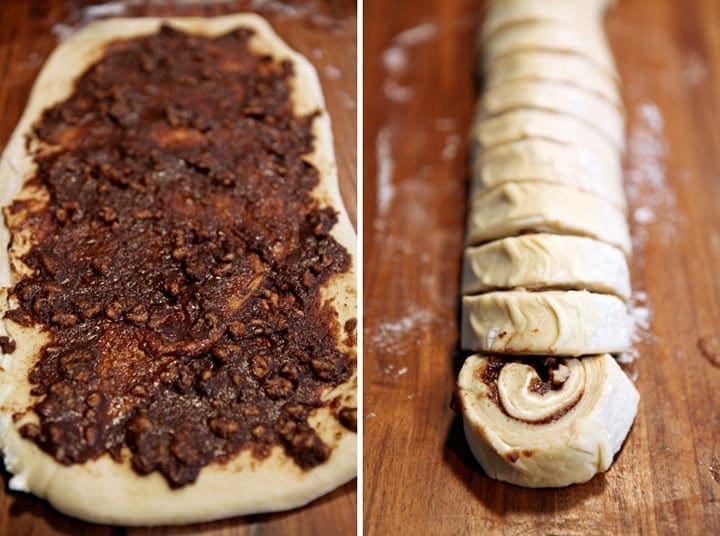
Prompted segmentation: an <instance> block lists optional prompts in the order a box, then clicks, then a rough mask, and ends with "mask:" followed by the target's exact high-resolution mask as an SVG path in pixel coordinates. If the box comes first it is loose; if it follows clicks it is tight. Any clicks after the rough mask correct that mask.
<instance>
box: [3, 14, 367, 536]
mask: <svg viewBox="0 0 720 536" xmlns="http://www.w3.org/2000/svg"><path fill="white" fill-rule="evenodd" d="M162 22H169V23H170V24H171V25H172V26H174V27H177V28H179V29H182V30H186V31H190V32H196V33H202V34H205V35H219V34H222V33H225V32H228V31H230V30H232V29H234V28H237V27H240V26H243V27H250V28H252V29H253V30H255V32H256V35H255V36H254V37H253V38H252V41H251V47H252V48H253V49H254V50H256V51H258V52H261V53H267V54H271V55H272V56H273V57H275V58H277V59H289V60H290V61H292V63H293V65H294V67H295V74H296V77H295V80H294V87H293V95H292V98H293V101H294V104H295V111H296V113H298V114H305V113H309V112H312V111H315V110H319V111H320V112H321V115H320V116H319V117H318V118H317V119H315V121H314V134H315V138H316V139H315V147H314V151H313V153H312V154H310V155H308V156H307V157H306V158H307V160H308V161H309V162H311V163H312V164H313V165H314V166H315V167H316V168H317V169H318V170H319V171H320V178H321V182H320V184H319V185H318V187H317V188H316V190H314V191H313V195H315V196H316V197H317V198H318V199H320V200H322V201H323V202H325V203H328V204H331V205H332V206H333V207H334V208H335V209H337V210H338V211H339V222H338V224H337V225H336V226H335V227H334V229H333V231H332V234H333V236H334V237H335V238H336V239H337V240H338V241H339V242H340V243H341V244H343V245H344V246H345V247H346V248H347V250H348V251H349V252H350V254H351V255H352V259H353V266H352V268H351V270H350V271H349V272H348V273H346V274H343V275H342V276H339V277H337V278H335V279H334V280H333V281H332V282H331V284H330V285H329V286H328V288H327V289H324V290H325V291H324V293H323V296H324V299H326V300H328V301H330V300H332V302H333V304H334V306H335V308H336V309H337V311H338V319H339V322H340V326H342V325H343V324H344V322H345V321H346V320H348V319H350V318H355V317H356V316H357V307H356V290H355V289H356V282H355V270H356V267H355V256H356V238H355V232H354V230H353V227H352V225H351V223H350V220H349V218H348V215H347V212H346V211H345V209H344V205H343V202H342V198H341V197H340V192H339V187H338V180H337V167H336V163H335V155H334V150H333V141H332V131H331V127H330V118H329V116H328V113H327V111H326V108H325V103H324V99H323V95H322V90H321V87H320V83H319V80H318V78H317V74H316V72H315V70H314V68H313V66H312V65H311V64H310V63H309V62H308V61H307V60H306V59H305V58H304V57H302V56H301V55H299V54H297V53H296V52H294V51H293V50H291V49H290V48H289V47H288V46H287V45H286V44H285V43H284V42H283V41H282V40H281V39H280V37H278V36H277V34H275V32H274V31H273V30H272V28H271V27H270V26H269V25H268V24H267V22H266V21H265V20H263V19H262V18H260V17H258V16H256V15H249V14H240V15H229V16H224V17H217V18H170V19H157V18H144V19H109V20H104V21H99V22H94V23H92V24H90V25H89V26H87V27H85V28H84V29H83V30H81V31H79V32H78V33H76V34H75V35H74V36H73V37H72V38H71V39H70V40H68V41H66V42H65V43H63V44H62V45H60V46H59V47H58V48H57V49H56V50H55V52H53V54H52V55H51V56H50V58H49V59H48V61H47V63H46V65H45V67H44V69H43V70H42V72H41V73H40V76H39V77H38V79H37V81H36V83H35V86H34V88H33V91H32V94H31V96H30V101H29V103H28V106H27V108H26V110H25V112H24V114H23V116H22V118H21V120H20V123H19V124H18V127H17V128H16V130H15V132H14V134H13V136H12V138H11V139H10V142H9V143H8V145H7V147H6V149H5V152H4V153H3V157H2V160H1V161H0V204H2V205H6V204H8V203H9V202H10V201H11V200H12V199H13V198H14V197H15V196H16V194H17V193H18V192H19V190H20V188H21V186H22V184H23V182H24V180H25V178H27V177H28V176H30V175H31V174H32V172H33V165H32V158H31V157H30V156H29V155H28V154H27V152H26V151H25V147H24V137H25V135H26V134H29V133H30V132H31V125H32V124H33V123H34V121H35V120H36V119H37V118H38V117H39V115H40V113H41V112H42V110H43V109H45V108H47V107H48V106H51V105H53V104H55V103H57V102H58V101H61V100H62V99H64V98H66V97H67V96H68V95H69V94H70V92H71V89H72V83H73V80H74V79H75V78H76V77H77V76H79V75H80V74H81V73H82V72H83V71H84V70H85V69H86V68H87V67H88V66H89V65H90V64H91V63H93V62H94V61H96V60H97V59H99V58H100V57H101V56H102V53H103V46H104V45H105V44H106V43H107V42H109V41H112V40H114V39H117V38H129V37H135V36H141V35H147V34H151V33H155V32H156V31H157V30H158V28H159V27H160V25H161V23H162ZM7 241H8V232H7V229H6V228H5V226H4V225H3V226H2V235H1V236H0V242H1V243H2V245H3V246H5V245H6V244H7ZM5 249H6V248H5V247H2V248H0V251H5ZM8 261H9V259H8V258H7V256H6V255H4V254H3V258H1V259H0V284H1V285H2V286H3V287H9V286H10V285H12V283H13V278H12V276H11V270H10V266H9V262H8ZM2 297H3V299H2V309H3V310H4V309H5V308H6V307H7V306H8V303H7V298H6V293H5V292H3V294H2ZM10 306H12V304H10ZM0 312H2V311H0ZM2 328H4V329H7V332H8V333H9V335H10V336H11V337H12V338H13V339H15V340H16V341H17V345H18V347H17V349H16V351H15V352H14V353H13V354H11V355H8V356H4V357H2V359H1V360H0V365H1V366H2V369H3V372H2V374H1V375H0V447H2V450H3V452H4V456H5V467H6V468H7V470H8V471H10V472H11V473H13V474H14V476H13V478H12V479H11V480H10V484H9V485H10V488H11V489H15V490H23V491H29V492H32V493H34V494H35V495H37V496H39V497H43V498H46V499H47V500H48V501H49V502H50V503H51V504H52V505H53V506H54V507H55V508H57V509H58V510H60V511H62V512H64V513H67V514H69V515H72V516H75V517H79V518H82V519H86V520H89V521H94V522H100V523H112V524H122V525H158V524H179V523H189V522H195V521H206V520H211V519H218V518H223V517H229V516H236V515H244V514H250V513H257V512H268V511H279V510H287V509H290V508H295V507H297V506H301V505H303V504H306V503H307V502H309V501H311V500H313V499H314V498H316V497H318V496H320V495H322V494H324V493H327V492H328V491H330V490H332V489H334V488H336V487H337V486H339V485H341V484H343V483H344V482H347V481H348V480H350V479H352V478H353V477H354V476H355V474H356V463H357V462H356V453H357V438H356V434H354V433H352V432H349V431H348V430H346V429H345V428H343V427H342V426H341V425H340V424H339V423H338V422H337V420H336V419H335V418H332V417H329V418H328V415H327V411H328V410H326V409H321V410H319V411H317V412H316V413H315V414H314V415H313V416H311V419H310V422H311V424H312V425H313V426H314V427H315V428H316V430H317V432H318V434H319V435H320V437H321V438H322V439H323V440H324V441H325V442H326V443H327V444H328V445H329V446H331V447H332V449H333V450H332V454H331V456H330V458H329V459H328V461H327V462H325V463H323V464H321V465H319V466H317V467H315V468H314V469H312V470H309V471H303V470H301V469H300V468H299V467H298V466H297V465H296V464H295V463H294V462H293V461H292V460H291V459H289V458H288V457H287V456H285V454H284V452H283V450H282V449H281V448H280V447H276V448H275V449H274V450H273V452H272V454H271V456H270V457H269V458H267V459H265V460H263V461H258V460H255V459H253V458H252V457H251V456H250V454H249V453H248V452H243V453H241V455H239V456H238V457H236V458H235V459H233V460H231V461H230V462H229V463H228V464H225V465H222V464H213V465H209V466H207V467H205V468H204V469H203V470H202V471H201V473H200V476H199V478H198V480H197V481H196V482H195V483H194V484H192V485H189V486H185V487H183V488H181V489H178V490H171V489H170V488H169V487H168V485H167V484H166V482H165V480H164V479H163V478H162V477H161V476H160V475H159V474H157V473H153V474H151V475H149V476H145V477H143V476H139V475H138V474H136V473H135V472H134V471H133V470H132V469H131V468H130V464H129V457H127V459H126V460H125V462H124V463H122V464H120V463H115V462H113V461H112V460H111V459H110V458H109V456H107V455H105V456H102V457H100V458H99V459H97V460H95V461H91V462H88V463H84V464H78V465H70V466H64V465H61V464H58V463H57V462H56V461H55V460H54V459H53V458H52V457H50V456H49V455H47V454H45V453H44V452H43V451H41V450H40V449H39V448H38V447H37V446H36V445H35V444H34V443H33V442H31V441H28V440H25V439H22V438H21V436H20V434H19V432H18V428H19V427H20V426H21V425H22V424H23V423H25V422H28V419H30V420H31V419H32V414H29V415H30V416H28V417H26V418H23V419H22V420H20V421H19V422H17V423H13V421H12V417H11V416H12V414H13V413H14V412H16V411H22V410H24V409H25V408H27V407H28V406H29V405H31V404H32V403H33V398H32V397H31V395H30V393H29V391H30V387H31V386H30V384H29V383H28V378H27V375H28V371H29V369H30V368H31V367H32V365H33V363H34V362H35V360H36V356H37V355H38V350H39V348H40V347H41V346H42V344H43V343H44V342H45V340H44V338H43V335H42V334H41V333H40V332H38V331H37V330H34V329H27V328H22V327H21V326H19V325H17V324H14V323H11V322H9V321H6V322H5V325H4V326H2V325H1V324H0V331H2V330H3V329H2ZM348 350H349V351H354V349H351V348H348ZM356 387H357V377H356V376H354V377H353V378H352V380H351V381H349V382H348V383H346V384H344V385H341V386H338V387H337V388H336V389H334V390H333V391H332V392H327V393H325V394H324V395H323V398H324V399H330V398H334V397H336V396H338V397H340V399H341V400H342V401H343V405H345V406H353V407H355V406H356V405H357V402H356Z"/></svg>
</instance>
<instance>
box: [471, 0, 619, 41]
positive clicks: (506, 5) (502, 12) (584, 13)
mask: <svg viewBox="0 0 720 536" xmlns="http://www.w3.org/2000/svg"><path fill="white" fill-rule="evenodd" d="M609 3H610V2H609V1H608V0H540V1H538V0H494V1H492V2H490V4H489V6H488V11H487V14H486V16H485V19H484V20H483V26H482V37H483V39H487V38H488V37H490V36H491V35H492V34H493V33H495V32H497V31H498V30H499V29H501V28H503V27H504V26H508V25H510V24H519V23H522V22H528V21H555V22H560V23H563V24H567V25H569V26H572V27H577V26H581V27H585V26H588V25H595V26H596V27H597V28H598V29H600V24H601V22H602V16H603V15H604V13H605V10H606V8H607V6H608V4H609Z"/></svg>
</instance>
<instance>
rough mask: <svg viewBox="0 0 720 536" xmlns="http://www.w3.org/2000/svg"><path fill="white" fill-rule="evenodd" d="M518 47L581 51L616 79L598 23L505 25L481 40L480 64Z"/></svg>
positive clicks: (579, 52) (524, 48) (522, 23)
mask: <svg viewBox="0 0 720 536" xmlns="http://www.w3.org/2000/svg"><path fill="white" fill-rule="evenodd" d="M520 50H546V51H554V52H562V53H570V54H582V55H583V56H585V57H587V58H588V59H590V60H592V61H594V62H595V63H597V64H598V65H599V66H600V67H602V68H603V69H604V70H605V71H606V72H607V73H608V75H610V76H611V77H612V78H613V79H615V80H617V79H618V74H617V69H616V67H615V61H614V60H613V57H612V54H611V53H610V49H609V47H608V44H607V41H606V40H605V34H604V32H602V31H601V28H600V26H599V25H595V24H582V23H581V24H579V25H574V26H571V25H568V24H563V23H560V22H556V21H549V20H535V21H530V22H520V23H517V24H511V25H509V26H504V27H503V28H501V29H500V30H498V31H497V32H495V33H493V34H492V35H490V37H489V38H488V39H486V40H483V41H482V54H483V64H484V65H490V64H491V63H492V62H493V61H495V60H496V59H498V58H500V57H502V56H505V55H507V54H512V53H513V52H517V51H520Z"/></svg>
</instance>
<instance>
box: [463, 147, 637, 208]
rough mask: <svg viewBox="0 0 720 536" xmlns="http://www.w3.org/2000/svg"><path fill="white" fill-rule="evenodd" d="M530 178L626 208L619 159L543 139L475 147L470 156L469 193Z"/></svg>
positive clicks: (473, 193) (526, 180)
mask: <svg viewBox="0 0 720 536" xmlns="http://www.w3.org/2000/svg"><path fill="white" fill-rule="evenodd" d="M532 181H538V182H549V183H553V184H562V185H565V186H571V187H573V188H577V189H579V190H582V191H584V192H588V193H591V194H594V195H597V196H600V197H602V198H604V199H607V200H608V201H610V202H612V203H613V204H615V205H616V206H617V207H618V208H620V209H621V210H622V211H623V212H624V211H625V210H626V209H627V200H626V198H625V190H624V189H623V183H622V167H621V165H620V159H619V158H614V159H612V160H611V161H607V160H603V159H602V158H600V157H599V156H598V155H597V154H596V153H594V152H592V151H588V150H587V149H584V148H582V147H577V146H570V145H567V144H565V143H561V142H557V141H553V140H548V139H544V138H524V139H519V140H516V141H512V142H508V143H502V144H500V145H495V146H493V147H488V148H480V147H478V148H477V150H476V151H475V154H474V155H473V159H472V182H471V196H474V195H476V194H478V193H479V192H481V191H483V190H486V189H490V188H493V187H495V186H497V185H499V184H502V183H505V182H532Z"/></svg>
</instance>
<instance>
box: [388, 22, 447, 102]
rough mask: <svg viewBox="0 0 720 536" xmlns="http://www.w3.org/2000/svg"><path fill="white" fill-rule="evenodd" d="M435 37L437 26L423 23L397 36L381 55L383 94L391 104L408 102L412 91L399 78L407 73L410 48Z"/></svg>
mask: <svg viewBox="0 0 720 536" xmlns="http://www.w3.org/2000/svg"><path fill="white" fill-rule="evenodd" d="M436 35H437V26H436V25H435V24H433V23H431V22H424V23H422V24H419V25H418V26H414V27H413V28H410V29H408V30H405V31H403V32H401V33H399V34H397V35H396V36H395V37H394V38H393V40H392V42H391V44H390V46H389V47H388V48H387V49H386V50H385V52H383V53H382V55H381V61H382V64H383V67H384V68H385V72H386V74H387V76H386V77H385V81H384V82H383V93H384V94H385V97H387V99H388V100H391V101H393V102H408V101H409V100H410V99H411V98H412V96H413V92H412V89H411V88H410V87H409V86H407V85H405V84H404V83H403V82H402V80H401V78H402V77H403V75H404V74H405V73H406V72H407V68H408V63H409V57H408V56H409V54H411V52H412V50H411V49H412V48H413V47H415V46H418V45H422V44H424V43H427V42H428V41H430V40H432V39H434V38H435V36H436Z"/></svg>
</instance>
